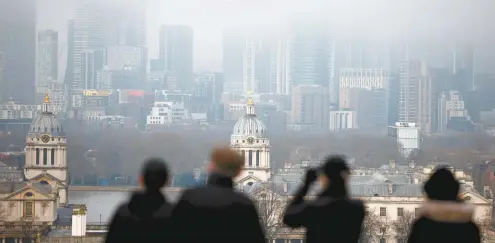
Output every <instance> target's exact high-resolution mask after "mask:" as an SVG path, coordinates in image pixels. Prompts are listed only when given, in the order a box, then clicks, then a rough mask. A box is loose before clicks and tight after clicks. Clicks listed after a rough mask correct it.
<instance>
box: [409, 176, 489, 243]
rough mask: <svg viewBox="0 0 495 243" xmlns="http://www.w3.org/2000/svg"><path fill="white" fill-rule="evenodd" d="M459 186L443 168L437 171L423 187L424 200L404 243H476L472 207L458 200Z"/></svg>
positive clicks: (477, 234) (476, 234)
mask: <svg viewBox="0 0 495 243" xmlns="http://www.w3.org/2000/svg"><path fill="white" fill-rule="evenodd" d="M459 189H460V185H459V182H457V180H456V179H455V177H454V175H453V174H452V173H451V172H450V171H449V170H448V169H446V168H439V169H437V170H436V171H435V172H434V173H433V174H432V175H431V177H430V179H429V180H428V181H427V182H426V183H425V185H424V191H425V192H426V195H427V200H426V202H425V203H424V204H423V206H422V207H421V214H420V217H419V218H418V219H417V220H416V221H415V222H414V225H413V227H412V230H411V233H410V235H409V240H408V243H430V242H431V243H438V242H449V243H479V242H481V238H480V230H479V229H478V226H476V224H475V223H474V222H473V221H472V218H473V213H474V206H473V205H470V204H467V203H464V202H462V201H461V200H459V198H458V194H459Z"/></svg>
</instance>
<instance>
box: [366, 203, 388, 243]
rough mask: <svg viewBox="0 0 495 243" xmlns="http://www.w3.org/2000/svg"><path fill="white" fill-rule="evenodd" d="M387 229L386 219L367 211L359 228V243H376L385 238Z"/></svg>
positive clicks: (372, 211)
mask: <svg viewBox="0 0 495 243" xmlns="http://www.w3.org/2000/svg"><path fill="white" fill-rule="evenodd" d="M389 228H390V224H389V223H388V220H387V219H386V218H383V217H380V216H378V214H377V213H375V211H374V210H371V211H368V210H367V211H366V216H365V217H364V221H363V225H362V228H361V236H360V237H359V243H371V242H376V241H378V240H379V239H380V238H383V237H385V235H386V234H387V231H388V230H389Z"/></svg>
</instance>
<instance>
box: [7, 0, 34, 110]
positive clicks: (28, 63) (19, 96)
mask: <svg viewBox="0 0 495 243" xmlns="http://www.w3.org/2000/svg"><path fill="white" fill-rule="evenodd" d="M0 59H1V60H0V66H2V65H3V71H0V101H7V100H9V99H10V98H12V99H13V100H14V101H18V102H20V103H23V104H33V103H34V96H35V95H34V93H35V79H36V77H35V69H36V1H35V0H22V1H0ZM0 69H2V68H1V67H0ZM1 73H3V74H1Z"/></svg>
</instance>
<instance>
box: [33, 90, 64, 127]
mask: <svg viewBox="0 0 495 243" xmlns="http://www.w3.org/2000/svg"><path fill="white" fill-rule="evenodd" d="M49 108H50V97H49V96H48V94H46V95H45V101H44V104H43V107H42V111H41V114H40V115H38V116H37V117H36V118H34V119H33V122H32V123H31V125H30V126H29V133H31V134H33V133H34V134H36V133H39V134H51V135H53V136H60V135H63V134H64V130H63V128H62V125H61V124H60V123H59V122H58V120H57V117H55V114H53V112H51V111H50V109H49Z"/></svg>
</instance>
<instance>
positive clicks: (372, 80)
mask: <svg viewBox="0 0 495 243" xmlns="http://www.w3.org/2000/svg"><path fill="white" fill-rule="evenodd" d="M339 85H340V87H341V88H342V87H348V88H364V89H387V88H388V75H387V72H386V71H385V70H383V69H360V68H344V69H341V70H340V84H339Z"/></svg>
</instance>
